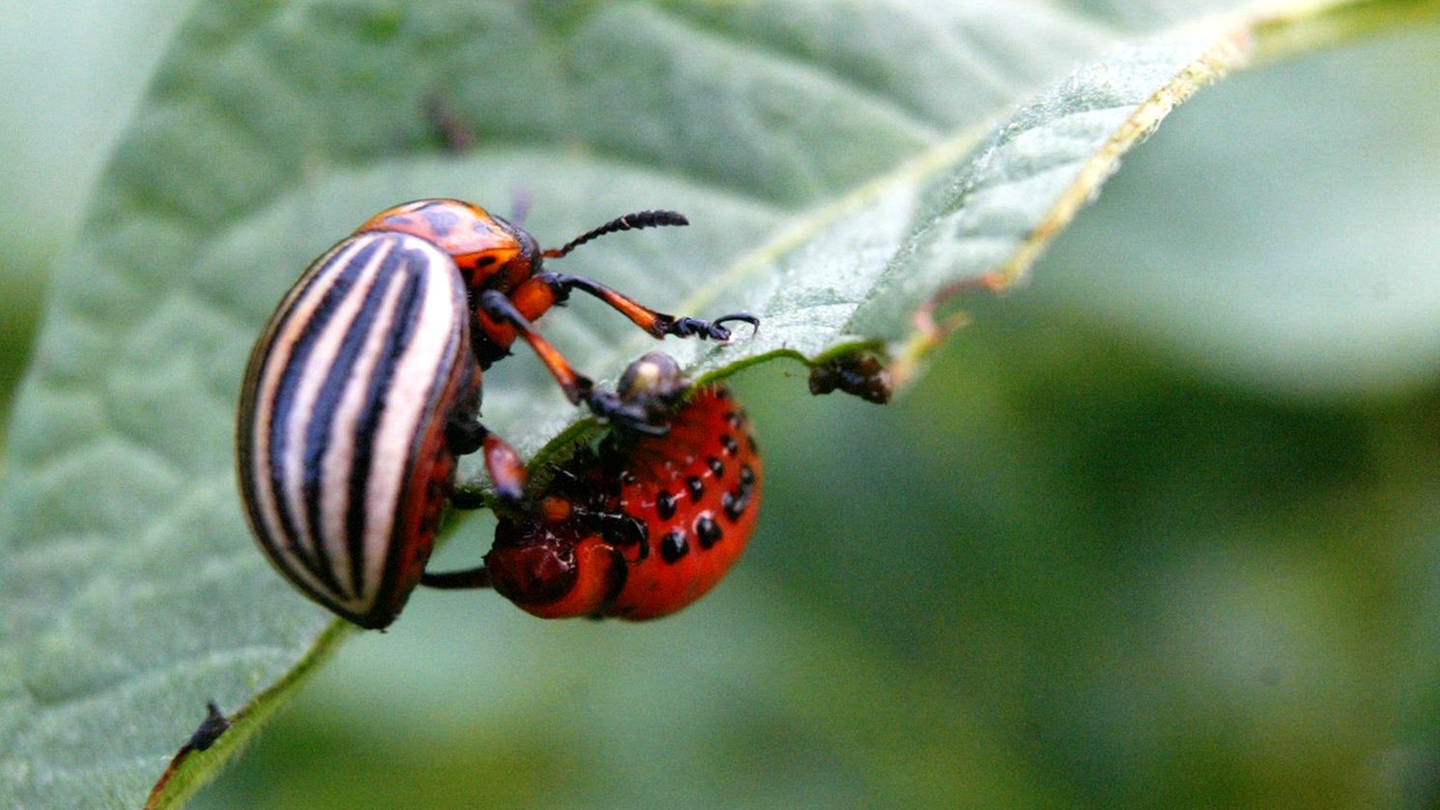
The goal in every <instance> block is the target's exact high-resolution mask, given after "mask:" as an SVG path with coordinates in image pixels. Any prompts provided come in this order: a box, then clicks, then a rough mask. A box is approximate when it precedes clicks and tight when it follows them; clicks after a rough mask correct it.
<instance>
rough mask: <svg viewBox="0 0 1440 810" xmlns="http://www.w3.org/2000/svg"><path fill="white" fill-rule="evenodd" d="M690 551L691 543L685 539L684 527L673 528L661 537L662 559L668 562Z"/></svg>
mask: <svg viewBox="0 0 1440 810" xmlns="http://www.w3.org/2000/svg"><path fill="white" fill-rule="evenodd" d="M689 551H690V543H689V542H688V541H686V539H685V530H684V529H671V530H670V532H669V533H668V534H666V535H665V536H664V537H662V538H660V559H662V560H664V561H665V562H667V563H673V562H675V561H677V560H679V559H680V558H681V557H684V556H685V555H686V554H687V553H689Z"/></svg>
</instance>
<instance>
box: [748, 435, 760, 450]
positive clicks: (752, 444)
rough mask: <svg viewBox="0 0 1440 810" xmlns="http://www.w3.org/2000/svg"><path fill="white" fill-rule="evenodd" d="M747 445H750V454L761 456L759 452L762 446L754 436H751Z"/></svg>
mask: <svg viewBox="0 0 1440 810" xmlns="http://www.w3.org/2000/svg"><path fill="white" fill-rule="evenodd" d="M747 444H749V445H750V452H751V453H755V454H759V452H760V444H759V442H757V441H755V436H754V435H751V436H749V437H748V441H747Z"/></svg>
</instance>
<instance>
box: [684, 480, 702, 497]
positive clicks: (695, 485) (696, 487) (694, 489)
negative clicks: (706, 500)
mask: <svg viewBox="0 0 1440 810" xmlns="http://www.w3.org/2000/svg"><path fill="white" fill-rule="evenodd" d="M685 488H686V489H688V490H690V500H692V501H698V500H700V499H701V498H703V497H705V482H704V481H701V480H700V476H698V475H692V476H690V477H689V478H686V479H685Z"/></svg>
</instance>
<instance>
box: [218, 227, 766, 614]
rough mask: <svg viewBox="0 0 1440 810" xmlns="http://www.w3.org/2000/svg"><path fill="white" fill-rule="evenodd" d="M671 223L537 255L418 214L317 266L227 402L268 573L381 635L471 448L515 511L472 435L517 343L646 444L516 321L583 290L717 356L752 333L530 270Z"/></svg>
mask: <svg viewBox="0 0 1440 810" xmlns="http://www.w3.org/2000/svg"><path fill="white" fill-rule="evenodd" d="M684 221H685V220H684V217H682V216H680V215H679V214H676V213H673V212H666V211H660V212H642V213H639V214H631V215H627V216H624V217H619V218H617V219H615V220H612V221H611V222H609V223H606V224H605V225H602V226H600V227H599V228H596V229H594V230H592V231H590V232H588V233H586V234H584V235H582V236H580V237H578V238H576V239H574V240H572V241H571V242H569V243H567V244H566V245H565V246H563V247H561V248H559V249H557V250H550V251H542V250H540V249H539V248H538V247H537V246H536V242H535V240H534V238H532V237H531V236H530V234H528V233H526V232H525V231H524V230H522V229H520V228H519V227H516V226H514V225H511V224H510V223H508V222H506V221H505V220H503V219H501V218H499V217H493V216H491V215H490V214H489V213H487V212H486V211H485V210H484V209H482V208H480V207H478V206H475V205H471V204H469V203H464V202H460V201H458V200H421V201H417V202H412V203H407V204H405V205H401V206H397V207H395V208H391V209H388V210H386V211H384V212H382V213H380V214H378V215H376V216H375V217H373V218H371V219H370V220H369V221H367V222H366V223H365V224H364V225H362V226H361V227H360V228H359V229H358V230H357V231H356V232H355V233H354V234H352V235H351V236H349V237H347V238H346V239H344V240H342V241H341V242H340V243H339V244H337V245H335V246H334V247H332V248H331V249H330V250H328V251H327V252H325V253H324V254H323V255H321V256H320V257H319V258H318V259H316V260H315V261H314V262H313V263H312V264H311V265H310V267H309V268H308V269H306V271H305V272H304V273H303V274H302V275H301V277H300V278H299V280H298V281H296V283H295V285H294V286H293V287H292V288H291V289H290V291H289V292H288V293H287V294H286V295H285V297H284V298H283V299H282V300H281V302H280V304H279V306H278V307H277V309H276V310H275V313H274V314H273V315H272V316H271V318H270V320H269V322H268V324H267V325H266V326H265V328H264V330H263V331H262V332H261V335H260V337H259V339H258V340H257V341H256V343H255V347H254V349H253V351H252V352H251V355H250V361H249V364H248V367H247V370H246V373H245V378H244V384H243V387H242V391H241V396H240V405H239V414H238V427H237V434H236V435H237V453H236V458H237V472H238V478H239V484H240V492H241V496H242V500H243V502H244V506H245V513H246V517H247V519H248V521H249V523H250V526H251V529H252V531H253V533H254V535H255V537H256V539H257V542H258V544H259V546H260V548H261V550H262V551H263V552H264V553H265V555H266V556H267V557H268V558H269V560H270V562H271V563H272V564H273V565H274V566H275V568H276V569H277V570H278V571H279V572H280V573H281V574H282V575H283V576H284V577H285V578H286V579H288V580H289V581H290V582H291V584H293V585H294V586H295V587H296V588H298V589H299V590H300V591H302V592H303V593H305V594H306V595H307V596H309V597H310V598H312V599H313V600H315V601H316V602H318V603H320V604H321V605H324V606H325V607H327V608H329V609H330V610H332V611H334V612H335V613H337V614H339V615H340V616H342V617H344V618H346V619H348V620H350V621H352V622H354V623H356V624H359V625H361V626H362V627H367V628H383V627H385V626H387V625H389V624H390V623H391V622H392V621H394V619H395V617H396V616H397V615H398V614H399V613H400V611H401V609H402V608H403V607H404V605H405V602H406V600H407V599H408V598H409V596H410V593H411V591H413V590H414V588H415V586H416V584H417V583H419V582H420V580H421V577H422V574H423V572H424V569H425V565H426V562H427V561H428V559H429V556H430V552H431V549H432V547H433V545H434V540H435V534H436V531H437V530H438V528H439V525H440V521H441V517H442V511H443V508H444V506H445V503H446V501H447V499H450V497H451V495H452V493H453V492H454V490H455V468H456V461H455V459H456V457H457V456H460V455H464V454H467V453H472V452H475V451H476V450H479V449H482V448H483V450H484V461H485V466H486V468H487V470H488V471H489V473H490V477H491V480H492V483H493V485H494V489H495V494H496V496H497V498H498V499H499V500H500V501H502V502H505V503H518V502H520V501H521V500H522V499H523V496H524V493H523V466H522V465H521V462H520V459H519V457H518V455H517V454H516V453H515V451H514V450H513V449H511V448H510V446H509V445H508V444H507V443H505V442H504V441H503V440H502V439H500V438H499V437H498V436H496V435H495V434H493V433H490V432H489V431H488V430H486V429H485V427H484V426H483V425H481V424H480V422H479V421H478V413H479V404H480V396H481V388H480V379H481V370H482V369H483V368H486V367H488V366H489V365H490V364H491V363H493V362H494V361H495V360H497V359H499V358H500V357H503V356H504V355H505V354H507V353H508V350H509V347H510V345H511V344H512V343H513V342H514V341H515V339H516V338H517V337H519V338H520V339H523V340H524V341H526V342H527V343H528V344H529V345H530V346H531V347H532V348H533V349H534V351H535V352H536V354H537V355H538V356H539V357H540V360H541V362H542V363H544V364H545V366H546V367H547V368H548V369H549V370H550V372H551V373H552V374H553V375H554V376H555V378H556V380H557V381H558V382H559V383H560V386H561V389H562V390H563V391H564V393H565V395H566V396H567V398H569V400H570V401H571V402H572V403H577V404H578V403H581V402H583V403H585V404H586V405H588V406H589V408H590V409H591V410H592V411H593V412H594V413H596V414H597V415H599V416H601V417H605V418H608V419H611V420H612V421H615V422H617V423H634V424H636V425H637V429H641V430H643V429H645V428H644V423H645V414H643V413H641V412H640V411H639V410H637V409H636V407H635V406H634V405H633V404H632V403H629V402H627V401H625V400H623V399H622V398H621V397H619V396H617V395H616V394H614V393H613V392H608V391H602V390H599V389H597V388H596V387H595V386H594V385H593V383H592V382H591V381H590V379H589V378H588V377H586V376H584V375H582V374H580V373H578V372H576V371H575V370H574V369H573V368H571V367H570V365H569V364H568V363H567V362H566V361H565V358H564V357H563V356H562V355H561V354H560V352H559V351H558V350H556V349H555V347H554V346H552V345H551V344H550V343H549V342H548V341H546V340H545V339H544V338H543V337H541V335H540V334H539V333H538V332H537V331H536V330H535V328H534V326H533V325H532V320H533V319H534V318H536V317H539V315H541V314H542V313H544V312H545V311H546V310H548V309H549V308H550V307H552V306H554V305H556V304H558V303H561V302H563V301H564V300H565V298H566V296H568V294H569V292H570V291H572V290H581V291H583V292H586V293H588V294H591V295H594V296H596V297H597V298H600V299H601V300H602V301H604V302H606V303H607V304H609V305H610V306H612V307H614V308H615V309H617V310H619V311H620V312H621V313H622V314H624V315H625V316H626V317H627V318H629V319H630V320H631V321H632V322H634V323H636V324H637V325H639V326H640V327H641V328H643V329H645V330H646V331H647V332H648V333H650V334H651V335H654V336H655V337H663V336H666V335H676V336H681V337H689V336H694V337H700V338H714V339H717V340H725V339H727V338H729V336H730V332H729V330H728V329H726V328H725V327H724V326H723V323H724V322H726V321H742V322H746V323H750V324H752V325H753V324H756V323H758V321H757V320H756V319H755V318H754V317H753V316H751V315H748V314H745V313H737V314H733V315H727V316H725V317H723V318H719V319H716V320H714V321H704V320H699V319H696V318H688V317H675V316H671V315H666V314H664V313H660V312H656V311H654V310H652V309H649V308H647V307H644V306H642V305H640V304H639V303H637V302H635V301H634V300H633V299H631V298H629V297H627V296H624V295H622V294H620V293H618V292H615V291H614V290H611V289H609V288H608V287H605V286H603V285H601V284H599V283H597V282H593V281H590V280H588V279H584V278H580V277H576V276H566V275H561V274H555V273H549V272H543V271H542V269H541V263H542V260H543V259H544V258H559V257H561V256H564V255H565V254H567V253H569V252H570V250H572V249H574V248H575V247H576V246H578V245H580V244H583V243H584V242H587V241H589V240H591V239H594V238H596V237H597V236H601V235H604V234H608V233H614V232H616V231H622V230H628V229H631V228H645V227H654V226H659V225H678V224H683V223H684Z"/></svg>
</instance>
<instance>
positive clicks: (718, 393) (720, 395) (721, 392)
mask: <svg viewBox="0 0 1440 810" xmlns="http://www.w3.org/2000/svg"><path fill="white" fill-rule="evenodd" d="M715 398H716V399H729V398H730V389H729V388H716V389H715Z"/></svg>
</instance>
